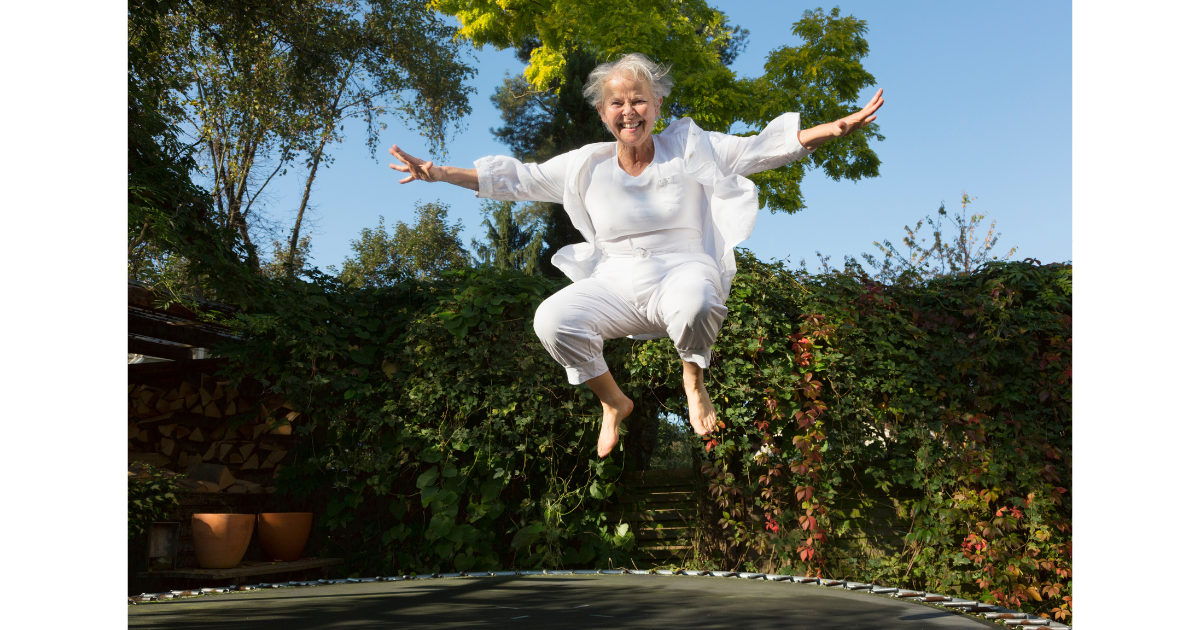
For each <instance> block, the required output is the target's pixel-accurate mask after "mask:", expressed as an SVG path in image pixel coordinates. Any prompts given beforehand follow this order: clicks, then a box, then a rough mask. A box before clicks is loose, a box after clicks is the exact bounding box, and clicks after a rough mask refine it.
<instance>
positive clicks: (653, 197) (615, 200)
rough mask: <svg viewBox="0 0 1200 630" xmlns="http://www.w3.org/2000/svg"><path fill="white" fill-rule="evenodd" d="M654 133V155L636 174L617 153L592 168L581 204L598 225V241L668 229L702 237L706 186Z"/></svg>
mask: <svg viewBox="0 0 1200 630" xmlns="http://www.w3.org/2000/svg"><path fill="white" fill-rule="evenodd" d="M652 139H653V141H654V159H653V160H652V161H651V162H650V164H648V165H647V166H646V169H645V170H644V171H642V172H641V174H639V175H638V176H637V177H634V176H633V175H630V174H629V173H626V172H625V170H624V169H622V168H621V165H620V164H618V163H617V156H616V155H613V156H612V157H610V158H608V159H606V160H603V161H601V162H600V163H599V164H597V165H596V168H595V169H594V170H593V171H592V172H591V176H590V177H589V178H588V182H587V187H586V190H585V191H584V193H583V204H584V206H585V207H586V208H587V213H588V217H589V218H590V219H591V220H592V227H594V228H595V229H596V240H597V241H600V242H604V241H613V240H617V239H621V238H624V237H628V236H634V235H651V234H659V233H662V232H663V231H664V230H671V231H672V232H673V233H674V234H676V235H678V234H689V233H690V235H691V236H692V237H694V238H698V237H700V235H701V233H702V230H703V225H702V223H701V222H700V206H701V205H702V203H703V197H704V188H703V187H702V186H701V185H700V183H699V182H697V181H696V180H694V179H692V178H691V177H688V175H687V172H686V171H685V170H684V169H683V158H682V157H681V156H678V155H675V156H671V155H668V154H667V152H666V151H664V150H662V149H661V148H660V147H659V146H658V145H659V142H658V138H656V137H653V136H652Z"/></svg>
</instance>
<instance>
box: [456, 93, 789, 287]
mask: <svg viewBox="0 0 1200 630" xmlns="http://www.w3.org/2000/svg"><path fill="white" fill-rule="evenodd" d="M799 130H800V114H798V113H795V112H791V113H787V114H783V115H782V116H779V117H778V118H776V119H775V120H772V121H771V122H770V124H768V125H767V126H766V128H764V129H763V130H762V131H761V132H760V133H759V134H758V135H754V136H748V137H744V138H743V137H740V136H732V135H727V134H723V133H718V132H715V131H704V130H703V129H700V127H698V126H697V125H696V123H694V122H693V121H692V119H691V118H681V119H679V120H677V121H675V122H673V123H671V125H670V126H668V127H667V128H666V129H665V130H663V132H662V133H660V134H658V135H657V136H656V137H655V142H656V145H655V159H656V160H657V159H658V154H659V152H660V151H661V152H662V153H663V155H662V161H663V162H670V161H672V160H679V164H680V165H681V166H682V169H681V173H682V175H683V176H684V177H686V178H690V179H691V180H692V181H694V182H695V183H697V184H699V185H700V187H701V190H702V194H701V195H700V197H699V202H700V208H699V219H700V233H701V237H702V239H703V244H704V250H705V252H707V253H708V255H710V256H712V258H713V260H714V261H716V263H717V268H718V270H719V271H720V273H721V285H722V286H721V291H722V296H721V297H722V299H727V298H728V296H729V288H730V285H731V283H732V282H733V276H734V274H735V273H736V272H737V265H736V263H735V261H734V255H733V248H734V247H736V246H737V245H738V244H739V243H741V242H743V241H745V240H746V239H747V238H749V237H750V234H751V232H753V230H754V222H755V219H756V218H757V216H758V188H757V187H756V186H755V185H754V183H753V182H751V181H750V180H748V179H746V177H745V176H746V175H751V174H753V173H758V172H761V171H766V170H770V169H773V168H778V167H780V166H783V165H785V164H788V163H790V162H793V161H795V160H798V159H800V158H802V157H804V156H805V155H808V154H809V153H812V152H811V151H809V150H808V149H805V148H804V146H803V145H801V144H800V140H799V138H798V137H797V133H798V132H799ZM616 146H617V143H616V142H598V143H595V144H589V145H587V146H584V147H581V148H579V149H576V150H574V151H569V152H567V153H564V154H562V155H559V156H556V157H554V158H551V159H550V160H547V161H546V162H544V163H542V164H534V163H529V164H522V163H521V162H520V161H519V160H517V159H515V158H512V157H507V156H488V157H484V158H480V159H478V160H476V161H475V168H476V170H477V172H478V174H479V191H478V192H477V193H476V196H477V197H480V198H484V199H498V200H503V201H547V202H551V203H561V204H562V205H563V207H564V208H565V209H566V211H567V216H569V217H570V218H571V224H572V225H574V226H575V229H577V230H579V232H580V233H581V234H583V238H584V239H585V242H583V243H576V244H574V245H567V246H566V247H563V248H562V249H560V250H559V251H558V252H557V253H555V254H554V256H553V257H551V259H550V262H551V263H552V264H553V265H554V266H555V267H558V268H559V269H561V270H562V271H563V273H564V274H566V276H567V277H568V278H570V279H571V280H572V281H579V280H582V279H584V278H587V277H589V276H591V274H592V271H593V270H594V269H595V268H596V264H597V263H598V262H599V261H600V256H601V253H602V252H601V249H600V248H599V247H597V246H596V243H597V240H603V239H604V238H605V237H600V238H599V239H598V236H597V232H598V230H597V227H596V225H597V223H599V224H600V225H601V226H602V227H603V228H604V229H606V230H607V229H610V228H612V227H613V226H612V225H609V223H606V219H605V218H600V217H596V216H594V215H593V212H592V207H591V206H590V205H589V195H588V192H589V187H590V185H591V183H592V181H593V177H594V175H595V174H596V172H597V167H599V166H600V165H601V164H603V163H605V162H606V161H610V162H612V163H615V161H616ZM625 175H628V173H625ZM643 175H644V173H643ZM666 185H667V186H671V185H677V186H682V185H683V181H680V182H678V184H671V183H670V182H668V183H667V184H666ZM679 192H680V196H681V197H682V196H683V193H684V191H683V190H680V191H679ZM595 199H596V198H595V197H592V201H591V203H592V204H595V203H596V201H595ZM599 210H600V208H596V211H597V212H598V211H599ZM645 225H648V224H641V225H640V226H639V229H641V227H645ZM620 227H621V226H620V225H616V228H617V229H616V231H620ZM672 227H678V226H669V225H663V226H661V228H657V229H670V228H672ZM610 238H611V237H610Z"/></svg>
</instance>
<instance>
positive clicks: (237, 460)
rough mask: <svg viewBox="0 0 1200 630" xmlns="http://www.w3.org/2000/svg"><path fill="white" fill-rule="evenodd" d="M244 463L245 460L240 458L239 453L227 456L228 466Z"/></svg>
mask: <svg viewBox="0 0 1200 630" xmlns="http://www.w3.org/2000/svg"><path fill="white" fill-rule="evenodd" d="M244 461H246V460H245V458H244V457H242V454H241V453H238V452H233V453H230V454H229V463H230V464H240V463H242V462H244Z"/></svg>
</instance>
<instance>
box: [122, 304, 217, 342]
mask: <svg viewBox="0 0 1200 630" xmlns="http://www.w3.org/2000/svg"><path fill="white" fill-rule="evenodd" d="M129 332H130V333H133V334H135V335H141V336H143V337H151V338H154V339H165V340H167V341H174V342H175V343H183V344H187V345H189V346H197V347H201V348H212V347H213V346H215V345H217V344H221V343H227V342H230V341H237V339H235V338H233V337H226V336H225V335H221V334H217V333H215V332H211V331H209V330H204V329H202V328H199V327H197V326H172V325H171V324H168V323H167V322H164V321H162V320H158V319H151V318H149V317H143V316H141V315H139V314H138V313H136V312H134V311H133V310H130V312H129Z"/></svg>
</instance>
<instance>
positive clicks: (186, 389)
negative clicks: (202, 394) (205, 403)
mask: <svg viewBox="0 0 1200 630" xmlns="http://www.w3.org/2000/svg"><path fill="white" fill-rule="evenodd" d="M195 393H196V388H195V387H192V384H191V383H189V382H187V381H184V382H182V383H180V384H179V395H180V396H191V395H192V394H195Z"/></svg>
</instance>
